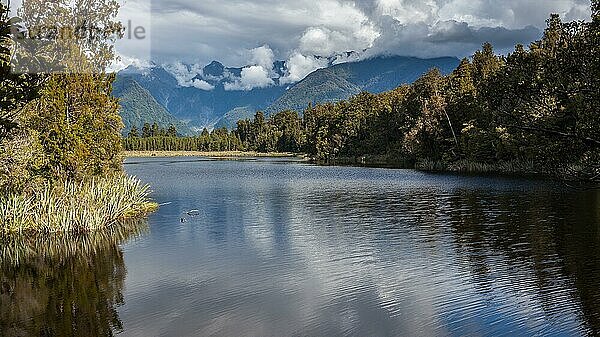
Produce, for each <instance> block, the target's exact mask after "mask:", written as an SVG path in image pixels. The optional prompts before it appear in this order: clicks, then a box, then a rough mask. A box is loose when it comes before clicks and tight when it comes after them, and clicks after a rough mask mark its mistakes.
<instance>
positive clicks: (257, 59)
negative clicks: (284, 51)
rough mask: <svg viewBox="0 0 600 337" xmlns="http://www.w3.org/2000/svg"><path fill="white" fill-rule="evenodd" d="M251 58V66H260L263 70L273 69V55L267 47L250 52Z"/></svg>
mask: <svg viewBox="0 0 600 337" xmlns="http://www.w3.org/2000/svg"><path fill="white" fill-rule="evenodd" d="M250 53H251V55H252V57H251V60H250V62H251V63H252V65H256V66H261V67H263V68H264V69H267V70H269V71H270V70H271V69H273V62H275V54H274V53H273V50H271V48H270V47H269V46H268V45H264V46H262V47H258V48H254V49H252V50H251V51H250Z"/></svg>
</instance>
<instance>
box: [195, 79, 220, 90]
mask: <svg viewBox="0 0 600 337" xmlns="http://www.w3.org/2000/svg"><path fill="white" fill-rule="evenodd" d="M192 86H193V87H194V88H198V89H200V90H204V91H211V90H214V89H215V86H214V85H212V84H210V83H208V82H206V81H205V80H199V79H194V80H193V81H192Z"/></svg>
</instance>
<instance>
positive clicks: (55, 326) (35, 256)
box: [0, 222, 147, 336]
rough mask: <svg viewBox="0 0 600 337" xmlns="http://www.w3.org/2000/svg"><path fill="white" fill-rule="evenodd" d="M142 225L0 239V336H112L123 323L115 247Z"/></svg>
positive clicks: (121, 269) (121, 273) (122, 271)
mask: <svg viewBox="0 0 600 337" xmlns="http://www.w3.org/2000/svg"><path fill="white" fill-rule="evenodd" d="M146 228H147V224H146V223H145V222H135V223H129V224H127V225H125V226H122V227H118V228H115V229H114V230H111V231H109V232H103V233H95V234H90V235H53V236H45V237H37V238H23V237H21V238H16V237H10V238H3V239H0V245H1V247H2V255H1V256H0V335H2V336H112V335H113V334H114V333H115V332H118V331H121V330H122V328H123V325H122V323H121V321H120V319H119V315H118V313H117V307H118V306H119V305H122V304H123V295H122V293H123V285H124V282H125V275H126V271H127V269H126V267H125V263H124V260H123V253H122V251H121V249H120V248H119V244H121V243H123V242H125V241H127V240H129V239H130V238H132V237H134V236H137V235H139V234H140V233H142V232H145V230H146Z"/></svg>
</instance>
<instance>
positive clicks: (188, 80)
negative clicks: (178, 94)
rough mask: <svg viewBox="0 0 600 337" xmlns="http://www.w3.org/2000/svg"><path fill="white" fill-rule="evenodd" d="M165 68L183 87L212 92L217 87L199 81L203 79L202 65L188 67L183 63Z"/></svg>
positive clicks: (165, 65)
mask: <svg viewBox="0 0 600 337" xmlns="http://www.w3.org/2000/svg"><path fill="white" fill-rule="evenodd" d="M163 68H165V70H167V71H168V72H169V73H171V74H172V75H173V76H174V77H175V79H176V80H177V84H179V85H180V86H182V87H195V88H198V89H200V90H205V91H211V90H213V89H214V88H215V87H214V86H213V85H211V84H210V83H208V82H206V81H204V80H201V79H199V78H200V77H202V66H201V65H196V64H193V65H188V64H183V63H181V62H175V63H172V64H163Z"/></svg>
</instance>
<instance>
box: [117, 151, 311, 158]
mask: <svg viewBox="0 0 600 337" xmlns="http://www.w3.org/2000/svg"><path fill="white" fill-rule="evenodd" d="M122 155H123V156H124V157H125V158H152V157H156V158H174V157H209V158H304V157H303V155H301V154H297V153H280V152H270V153H260V152H252V151H249V152H246V151H214V152H205V151H123V153H122Z"/></svg>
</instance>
